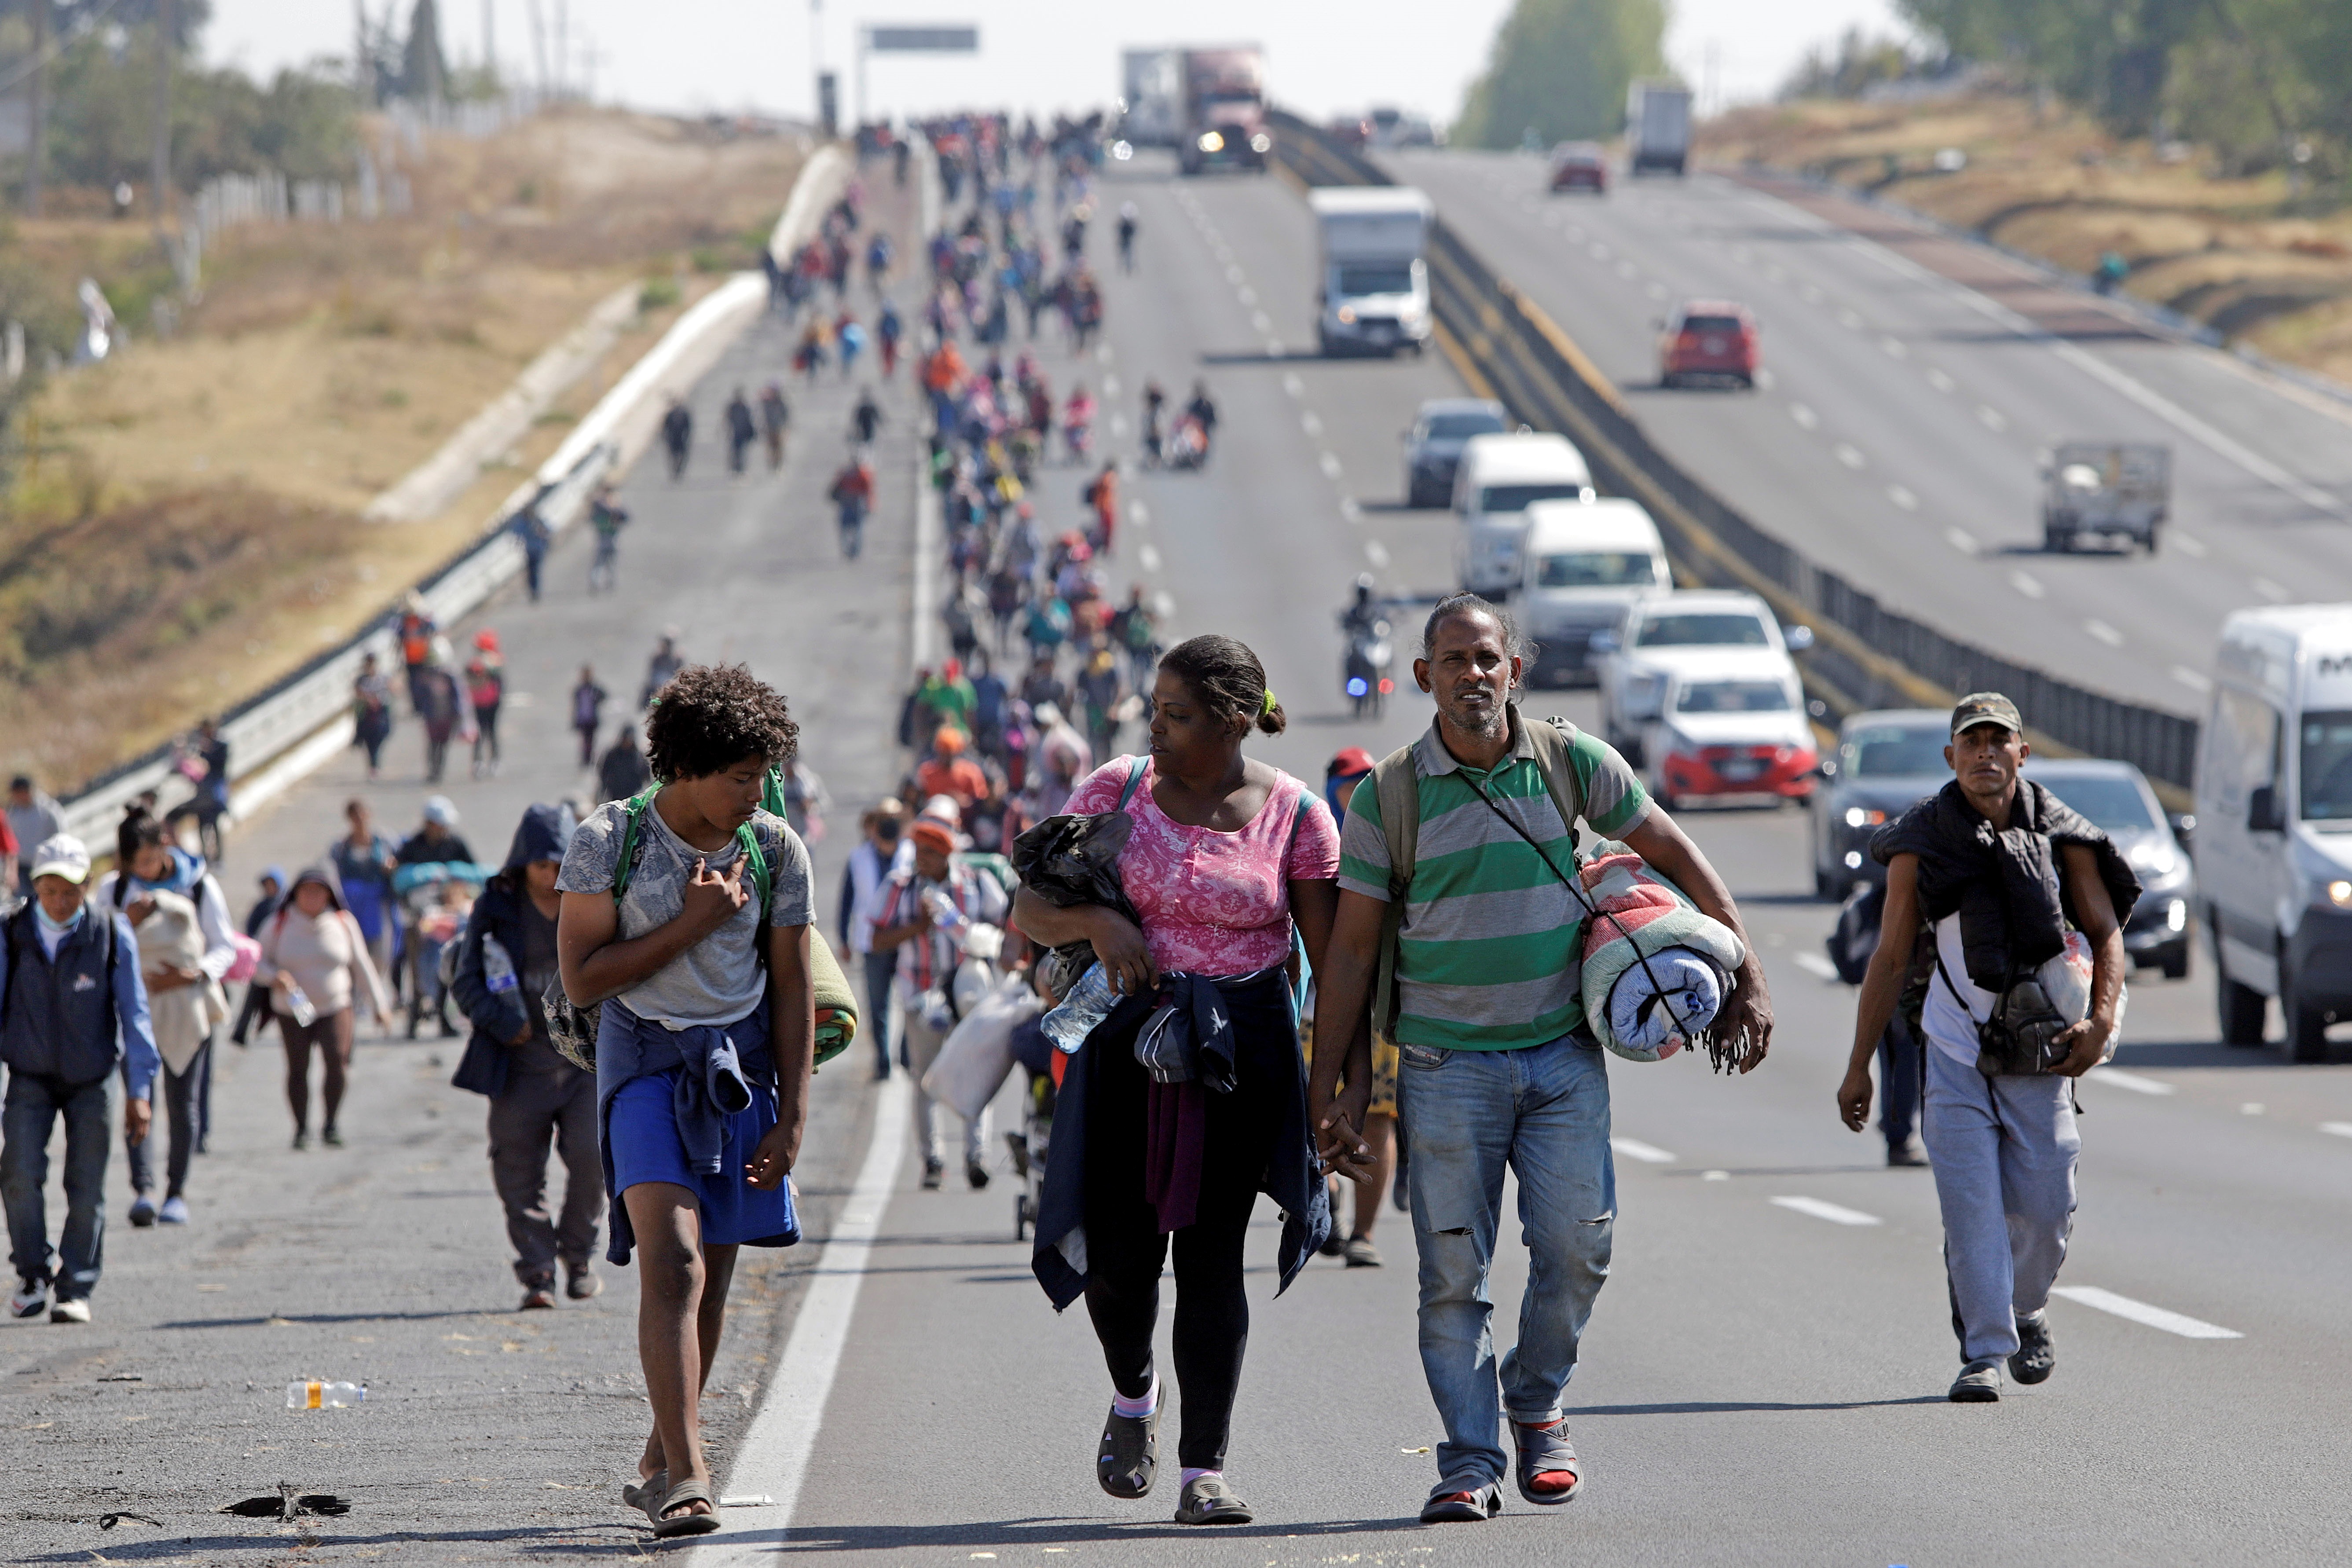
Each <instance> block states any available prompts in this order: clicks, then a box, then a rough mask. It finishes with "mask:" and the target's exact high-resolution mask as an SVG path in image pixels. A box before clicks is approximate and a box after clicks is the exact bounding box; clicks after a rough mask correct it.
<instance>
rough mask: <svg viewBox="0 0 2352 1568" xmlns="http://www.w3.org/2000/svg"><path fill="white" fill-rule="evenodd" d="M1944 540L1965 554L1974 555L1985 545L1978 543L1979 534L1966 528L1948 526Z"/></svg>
mask: <svg viewBox="0 0 2352 1568" xmlns="http://www.w3.org/2000/svg"><path fill="white" fill-rule="evenodd" d="M1944 542H1945V543H1947V544H1948V545H1950V546H1951V547H1952V548H1953V549H1955V550H1957V551H1958V552H1960V553H1961V554H1963V555H1974V554H1975V553H1976V552H1978V551H1979V550H1980V549H1982V548H1983V546H1981V545H1979V543H1977V536H1976V535H1975V534H1973V533H1970V532H1969V531H1968V530H1967V529H1965V528H1948V529H1946V530H1944Z"/></svg>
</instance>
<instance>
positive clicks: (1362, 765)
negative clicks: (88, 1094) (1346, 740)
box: [1323, 746, 1372, 779]
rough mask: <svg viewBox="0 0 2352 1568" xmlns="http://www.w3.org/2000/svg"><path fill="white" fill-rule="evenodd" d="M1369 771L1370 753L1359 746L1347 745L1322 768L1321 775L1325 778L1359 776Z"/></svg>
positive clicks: (1370, 768) (1370, 766) (1370, 763)
mask: <svg viewBox="0 0 2352 1568" xmlns="http://www.w3.org/2000/svg"><path fill="white" fill-rule="evenodd" d="M1371 771H1372V753H1371V752H1368V751H1366V750H1364V748H1363V747H1361V746H1349V748H1348V749H1347V750H1346V751H1344V752H1340V753H1339V755H1338V756H1336V757H1333V758H1332V759H1331V765H1330V766H1329V767H1328V768H1325V769H1324V770H1323V776H1324V777H1325V778H1327V779H1352V778H1360V777H1362V776H1363V775H1364V774H1366V773H1370V772H1371Z"/></svg>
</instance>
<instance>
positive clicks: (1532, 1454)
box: [1511, 1421, 1584, 1508]
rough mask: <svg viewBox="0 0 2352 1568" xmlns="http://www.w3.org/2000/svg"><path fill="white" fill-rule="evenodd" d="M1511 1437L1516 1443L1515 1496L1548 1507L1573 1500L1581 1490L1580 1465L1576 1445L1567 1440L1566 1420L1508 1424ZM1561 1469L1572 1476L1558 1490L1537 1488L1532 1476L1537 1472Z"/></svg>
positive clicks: (1544, 1472) (1540, 1473)
mask: <svg viewBox="0 0 2352 1568" xmlns="http://www.w3.org/2000/svg"><path fill="white" fill-rule="evenodd" d="M1511 1440H1512V1441H1513V1442H1515V1443H1517V1445H1518V1449H1519V1462H1518V1463H1517V1465H1514V1466H1513V1467H1512V1470H1513V1472H1514V1474H1515V1475H1516V1476H1517V1479H1518V1483H1519V1495H1520V1496H1521V1497H1523V1498H1525V1499H1527V1500H1528V1501H1529V1502H1531V1503H1536V1504H1539V1505H1540V1506H1542V1507H1545V1508H1549V1507H1552V1506H1553V1505H1555V1504H1558V1503H1563V1502H1573V1501H1575V1500H1576V1495H1577V1494H1578V1493H1579V1492H1580V1491H1582V1490H1583V1489H1584V1466H1583V1464H1582V1463H1581V1462H1580V1460H1579V1459H1578V1458H1577V1457H1576V1446H1575V1445H1574V1444H1572V1443H1570V1441H1569V1440H1568V1423H1567V1422H1565V1421H1554V1422H1552V1423H1551V1424H1550V1425H1549V1426H1521V1425H1520V1424H1519V1423H1518V1422H1517V1421H1514V1422H1512V1423H1511ZM1561 1470H1565V1471H1567V1472H1568V1474H1569V1475H1570V1476H1571V1477H1573V1478H1575V1479H1572V1480H1570V1482H1569V1484H1568V1485H1567V1486H1565V1487H1563V1488H1561V1489H1559V1490H1558V1491H1538V1490H1537V1489H1536V1487H1535V1479H1536V1478H1537V1477H1538V1476H1540V1475H1546V1474H1550V1473H1554V1472H1558V1471H1561Z"/></svg>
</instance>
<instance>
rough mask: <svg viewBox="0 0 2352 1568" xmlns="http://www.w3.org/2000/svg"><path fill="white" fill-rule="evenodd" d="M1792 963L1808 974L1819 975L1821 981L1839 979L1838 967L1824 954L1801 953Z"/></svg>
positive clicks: (1793, 958) (1791, 960)
mask: <svg viewBox="0 0 2352 1568" xmlns="http://www.w3.org/2000/svg"><path fill="white" fill-rule="evenodd" d="M1790 963H1794V964H1795V965H1796V966H1797V967H1798V968H1800V969H1801V970H1803V971H1804V972H1805V973H1808V974H1811V975H1817V976H1819V977H1820V978H1821V979H1823V980H1829V981H1834V980H1836V979H1837V978H1838V972H1837V965H1836V964H1834V963H1831V962H1830V961H1829V959H1828V957H1827V956H1826V955H1824V954H1822V953H1818V952H1799V953H1797V954H1796V955H1795V956H1794V957H1792V958H1791V959H1790Z"/></svg>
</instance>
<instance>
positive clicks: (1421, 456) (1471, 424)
mask: <svg viewBox="0 0 2352 1568" xmlns="http://www.w3.org/2000/svg"><path fill="white" fill-rule="evenodd" d="M1510 427H1511V426H1510V422H1509V420H1508V419H1507V417H1506V416H1504V413H1503V405H1501V404H1499V403H1489V402H1487V401H1486V399H1484V398H1478V397H1439V398H1433V399H1431V400H1430V401H1429V402H1427V403H1424V404H1423V405H1421V410H1420V412H1419V413H1418V414H1416V415H1415V416H1413V421H1412V429H1410V430H1408V431H1406V432H1405V433H1404V504H1405V505H1407V506H1444V505H1446V504H1448V503H1449V502H1451V501H1452V500H1453V499H1454V468H1455V467H1456V466H1457V465H1459V464H1460V463H1461V461H1462V448H1463V447H1465V446H1466V445H1467V444H1468V443H1469V440H1470V437H1473V436H1493V435H1496V434H1498V433H1500V432H1502V431H1505V430H1508V429H1509V428H1510Z"/></svg>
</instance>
